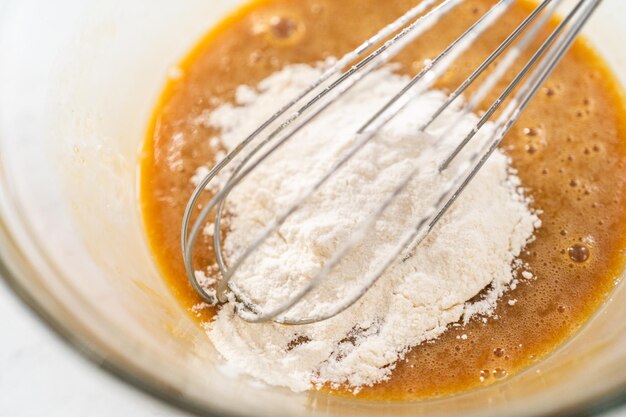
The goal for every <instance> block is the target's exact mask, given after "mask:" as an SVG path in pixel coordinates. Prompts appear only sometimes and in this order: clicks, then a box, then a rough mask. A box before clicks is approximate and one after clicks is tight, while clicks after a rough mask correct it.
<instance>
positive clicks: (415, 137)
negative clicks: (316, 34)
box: [198, 65, 540, 391]
mask: <svg viewBox="0 0 626 417" xmlns="http://www.w3.org/2000/svg"><path fill="white" fill-rule="evenodd" d="M320 73H321V70H320V69H319V68H316V67H311V66H307V65H293V66H290V67H287V68H285V69H283V70H281V71H279V72H277V73H275V74H273V75H272V76H270V77H269V78H267V79H266V80H264V81H263V82H261V83H260V84H259V85H258V86H257V87H255V88H252V87H248V86H242V87H240V88H239V90H238V92H237V97H236V105H230V104H224V105H222V106H220V107H219V108H218V109H216V110H215V111H213V112H211V113H210V114H204V115H202V116H201V117H199V118H198V123H205V124H209V125H211V126H214V127H217V128H219V129H220V131H221V132H222V133H221V136H220V137H219V138H218V139H219V141H220V142H221V143H222V144H223V145H224V146H226V148H230V149H232V148H233V147H234V146H235V145H237V144H238V143H239V142H240V141H241V140H242V139H243V138H245V137H246V136H247V135H248V134H249V133H250V132H251V131H253V130H254V129H255V128H256V127H257V126H258V125H259V123H261V122H262V121H263V120H265V119H266V118H267V117H268V116H269V115H270V114H272V112H273V111H275V109H276V106H277V104H279V103H283V102H286V101H287V100H289V99H291V98H292V97H293V96H295V95H296V94H297V93H298V92H299V91H300V90H302V89H303V88H305V87H306V86H308V84H309V83H310V82H311V80H313V79H315V78H316V77H317V76H319V75H320ZM406 81H407V79H406V78H405V77H402V76H399V75H396V74H394V73H393V72H392V70H391V69H389V68H385V69H381V70H377V71H376V72H374V73H372V74H371V75H370V76H369V77H368V78H367V79H366V80H364V81H363V82H362V83H361V84H359V85H358V86H357V87H355V89H354V90H353V91H351V92H350V94H348V95H346V96H345V97H343V98H342V99H341V101H340V102H338V103H336V104H334V105H333V107H332V109H330V111H328V112H326V113H325V114H324V115H323V116H321V117H319V118H318V119H316V120H315V121H314V122H313V123H311V124H310V125H309V126H308V127H307V128H305V129H304V130H303V131H302V132H300V134H299V135H298V136H297V138H296V139H294V142H292V143H288V144H287V145H286V146H285V147H283V148H281V149H280V151H278V152H277V153H275V154H274V155H272V157H271V158H270V159H269V160H268V161H267V163H264V164H262V165H261V166H260V167H259V169H258V170H257V171H256V172H255V173H254V174H253V175H252V177H251V178H250V179H249V180H246V181H244V182H243V183H242V184H241V186H240V187H238V188H237V190H236V191H235V192H233V194H232V196H231V197H230V199H229V209H230V212H231V213H232V218H231V221H230V232H229V234H228V236H227V238H226V241H225V252H226V255H227V257H228V259H230V260H233V259H235V258H236V257H237V255H238V254H240V253H241V251H242V250H243V248H245V247H246V246H247V245H248V244H249V243H250V242H251V241H252V240H253V239H254V238H255V237H256V236H257V234H258V233H259V232H260V231H261V230H263V228H264V226H265V225H267V224H268V223H269V222H270V221H271V220H273V219H274V217H275V216H276V215H277V214H278V213H280V212H282V211H283V210H284V209H285V208H286V207H288V206H289V205H290V203H291V202H293V201H295V200H296V199H297V198H298V197H299V196H300V194H301V193H302V191H303V190H304V189H305V188H306V187H307V186H309V185H310V184H312V183H313V182H314V181H315V180H316V179H318V178H319V177H320V176H322V175H323V174H325V173H326V172H327V171H328V169H329V168H330V167H331V165H332V164H333V163H334V162H335V161H337V160H338V159H339V158H340V157H341V156H342V155H343V154H344V153H345V152H346V151H347V150H348V149H350V146H351V145H352V144H354V142H355V140H356V138H355V135H354V132H355V131H356V130H357V129H358V128H359V127H360V125H361V124H362V123H363V122H364V121H365V120H366V119H367V117H368V115H372V114H374V113H375V111H376V110H377V109H378V108H379V107H380V106H381V105H382V104H383V103H384V102H385V101H386V100H387V99H388V98H389V97H390V96H391V95H393V94H394V93H395V92H397V91H398V90H399V89H400V88H402V86H403V85H404V84H405V83H406ZM445 97H446V96H445V95H444V94H443V93H442V92H438V91H432V92H429V93H427V94H425V95H423V96H422V97H421V98H419V99H417V100H415V101H414V102H413V103H411V104H410V105H409V106H408V107H407V109H406V110H405V111H403V112H402V113H401V114H400V115H399V116H398V117H397V118H396V119H395V120H394V121H393V122H392V123H391V124H390V125H388V126H387V127H386V128H385V129H384V130H383V131H382V132H381V133H379V134H378V135H377V136H376V137H375V139H374V140H373V141H372V142H370V143H369V144H368V145H367V146H366V147H365V148H364V149H363V150H362V151H361V152H359V153H358V154H357V155H356V156H355V157H354V158H353V159H352V160H351V161H350V162H349V163H348V164H347V165H346V166H345V167H343V168H342V169H340V170H339V171H338V172H337V173H336V174H335V175H334V176H333V178H332V179H331V180H330V181H329V182H328V183H327V184H326V185H324V186H323V187H322V188H321V190H319V192H318V193H317V194H316V195H315V196H314V197H313V198H312V199H311V200H309V202H308V204H306V205H304V207H303V208H302V209H301V210H299V211H297V212H296V213H294V215H293V216H292V217H291V218H290V219H289V220H288V221H287V222H286V223H285V224H284V225H283V226H282V227H281V228H280V232H279V233H278V234H276V235H274V236H272V237H270V238H269V239H268V240H267V242H266V243H265V244H264V245H262V246H261V247H260V248H259V250H258V251H257V252H256V253H255V254H254V255H253V256H252V257H251V258H250V260H249V261H248V262H246V263H244V265H243V266H242V268H241V270H240V272H239V273H238V274H237V279H236V285H237V286H238V288H239V289H241V290H242V291H243V292H244V293H246V294H248V295H249V297H250V298H251V299H252V300H253V301H254V302H258V303H260V304H262V305H264V306H269V307H271V306H274V305H277V304H279V303H280V302H282V301H284V300H285V299H286V298H287V297H288V296H289V294H291V293H293V292H294V291H295V290H297V289H299V288H301V287H302V285H303V284H304V283H306V282H308V281H309V280H310V279H311V278H312V277H313V276H315V274H316V273H317V272H319V271H320V269H321V268H322V266H323V265H324V264H325V263H326V262H327V261H328V259H330V257H331V256H332V255H333V254H334V253H335V252H336V251H337V250H338V248H339V247H340V245H341V244H342V242H344V241H345V240H346V239H347V238H348V237H350V236H351V234H352V233H353V232H354V230H355V229H356V227H357V225H359V224H360V223H361V222H362V221H363V220H364V219H366V218H367V217H368V215H369V214H370V213H372V211H373V210H374V209H375V208H376V207H377V206H378V205H379V204H380V202H381V201H382V199H384V198H385V197H386V196H388V195H390V193H391V192H392V190H393V189H394V188H395V187H396V186H397V185H398V184H399V183H400V181H401V180H402V178H403V177H404V176H406V175H407V173H409V172H410V171H411V170H412V169H413V168H414V167H416V166H419V167H420V168H421V173H420V174H419V176H418V178H416V179H415V180H413V181H412V182H411V183H410V184H409V187H408V189H407V190H406V191H405V192H403V193H402V194H401V195H400V196H399V198H398V199H397V200H396V202H395V203H394V204H392V205H391V206H390V207H389V209H388V210H387V211H386V212H385V215H384V216H383V217H382V218H381V219H380V220H379V221H378V222H377V223H376V225H375V226H374V227H372V228H371V230H370V232H368V235H367V236H366V238H365V239H364V240H363V241H362V243H360V244H359V245H358V246H357V247H356V249H355V250H354V251H353V252H351V253H349V254H348V255H347V256H346V258H344V260H343V261H342V262H341V263H340V264H339V266H338V267H337V268H336V269H335V270H334V271H333V273H332V274H331V276H330V277H329V279H327V280H326V281H325V283H324V285H322V287H321V288H320V289H319V290H318V291H315V292H314V293H312V294H310V295H309V296H307V297H306V298H305V300H304V301H303V302H302V303H300V304H299V305H297V306H296V307H295V308H294V309H292V310H291V311H289V315H290V316H291V315H295V316H297V315H309V314H312V313H315V312H320V311H324V310H325V309H327V308H328V307H329V305H332V304H334V303H335V302H337V301H338V300H341V299H343V298H344V297H345V296H347V295H348V294H351V291H353V290H354V288H355V285H358V284H359V283H360V282H362V280H363V279H364V278H365V277H367V276H368V274H371V272H372V271H374V270H375V269H376V268H377V267H379V266H380V265H381V262H382V260H384V259H386V257H387V256H386V255H387V254H388V253H389V251H390V250H391V249H392V248H393V247H394V246H395V245H397V244H398V241H399V238H400V237H401V236H403V235H404V234H405V233H407V230H409V228H410V227H413V225H414V223H415V222H416V221H417V220H418V219H419V218H420V217H421V216H423V214H424V211H425V210H426V209H428V208H429V207H430V206H431V205H432V200H433V198H435V197H437V196H438V194H439V193H440V192H441V190H442V189H443V187H444V185H445V184H446V183H447V181H449V179H450V178H449V177H450V176H451V173H448V172H450V171H452V172H453V171H454V168H455V167H454V166H453V167H452V168H451V169H449V170H447V171H445V172H444V174H439V173H438V172H437V166H438V163H439V162H441V161H442V160H443V159H444V158H445V156H446V155H448V154H449V152H450V151H451V150H452V149H453V148H454V146H455V145H456V144H457V143H458V142H459V141H460V140H461V139H462V138H463V137H464V135H465V134H466V133H467V132H468V131H469V130H470V129H471V127H472V126H473V125H474V124H475V123H476V121H477V117H476V116H475V115H466V116H464V117H463V119H462V122H461V123H460V125H459V126H458V128H457V129H455V130H454V131H453V132H451V133H450V134H449V135H448V136H447V137H446V138H445V139H444V141H443V143H442V146H441V147H440V149H439V150H437V152H436V154H435V155H434V157H429V158H427V159H425V158H424V157H423V155H422V154H423V151H424V149H425V147H426V146H428V145H429V144H432V143H433V141H434V140H435V138H436V137H437V135H438V134H439V133H442V132H444V131H445V130H446V128H447V127H448V126H449V125H450V124H451V123H452V121H454V120H456V118H457V117H458V115H459V108H458V103H457V105H456V106H452V107H453V108H451V109H450V110H448V111H446V112H445V113H444V114H443V115H442V117H440V118H439V120H438V121H437V122H436V123H435V124H433V125H432V126H431V127H430V128H429V129H428V130H427V132H426V133H416V132H418V128H419V126H420V125H422V124H423V123H424V122H425V121H426V120H427V119H428V116H429V114H430V113H432V112H433V111H434V110H435V109H436V108H437V107H439V106H440V105H441V104H442V103H443V101H444V100H445ZM491 129H492V126H486V128H485V129H484V131H483V133H480V134H479V135H478V136H477V137H476V142H480V141H481V140H484V139H485V137H486V135H487V134H488V133H489V132H490V131H491ZM539 226H540V221H539V219H538V217H537V215H536V214H535V213H533V212H532V211H531V210H530V209H529V207H528V199H527V198H525V197H524V195H523V193H522V191H521V188H520V183H519V179H518V178H517V177H516V176H515V175H514V172H513V171H512V170H511V168H510V166H509V160H508V159H507V157H506V156H505V155H504V154H503V153H501V152H500V151H496V152H495V153H494V154H493V155H492V157H491V158H490V159H489V161H488V162H487V163H486V164H485V166H484V168H483V169H482V171H481V172H480V173H479V174H478V175H477V177H476V178H475V179H474V181H473V182H472V183H471V184H470V186H469V187H468V188H467V189H466V190H465V192H464V193H463V194H462V195H461V197H460V198H459V199H458V201H457V202H456V203H455V204H454V206H453V207H452V208H451V210H450V211H449V212H448V213H447V214H446V216H444V218H443V219H442V220H441V221H440V222H439V223H438V225H437V226H436V227H435V228H434V229H433V231H432V232H431V233H430V234H429V235H428V237H427V238H426V239H425V240H424V241H423V242H422V243H421V245H420V246H419V247H418V248H417V249H415V250H414V251H413V256H410V257H409V258H408V259H406V260H405V261H402V258H399V259H398V260H397V261H396V262H395V263H394V264H393V265H392V266H391V267H390V268H388V269H387V270H386V272H385V273H384V275H383V276H382V277H381V279H380V280H379V281H378V282H377V283H376V284H375V285H374V286H373V287H372V288H371V289H370V291H369V292H367V293H366V295H365V296H364V297H363V298H362V299H361V300H360V301H359V302H357V303H356V304H355V305H353V306H351V307H350V308H349V309H348V310H346V311H345V312H343V313H342V314H340V315H338V316H336V317H334V318H332V319H330V320H327V321H324V322H320V323H316V324H311V325H305V326H283V325H277V324H274V323H263V324H248V323H246V322H244V321H243V320H241V319H239V318H238V317H237V315H236V314H235V311H234V306H233V305H232V304H227V305H225V306H223V307H222V308H221V309H220V311H219V313H218V315H217V317H216V319H215V320H214V321H213V322H212V323H209V324H207V332H208V335H209V337H210V339H211V340H212V341H213V343H214V345H215V347H216V348H217V350H218V351H219V353H220V354H221V355H222V356H223V358H224V359H225V361H226V362H227V364H228V365H229V366H230V367H231V368H232V369H235V370H236V371H237V372H239V373H241V374H247V375H249V376H252V377H254V378H256V379H258V380H261V381H264V382H266V383H267V384H271V385H277V386H285V387H288V388H291V389H292V390H294V391H302V390H307V389H311V388H316V387H320V386H322V385H330V386H339V385H344V386H348V387H350V388H351V389H353V390H354V391H358V390H359V388H360V387H362V386H367V385H372V384H375V383H376V382H379V381H381V380H385V379H387V378H389V376H390V374H391V372H392V370H393V368H394V363H396V362H397V361H398V360H401V359H402V358H403V357H404V355H405V354H406V352H407V351H408V350H409V349H410V348H412V347H414V346H416V345H419V344H420V343H422V342H424V341H427V340H431V339H434V338H437V337H438V336H439V335H441V334H442V333H443V332H444V331H445V330H446V328H447V326H448V325H450V324H452V323H455V322H458V321H463V320H465V321H467V320H469V319H470V318H471V317H472V316H473V315H475V314H482V315H487V314H489V313H490V312H492V311H493V308H494V307H495V305H496V302H497V299H498V297H500V296H501V295H502V294H503V293H504V291H506V289H507V288H508V287H509V286H510V285H511V283H512V282H513V281H514V277H515V275H516V271H515V270H516V269H517V268H519V267H520V265H519V261H516V258H517V256H518V255H519V254H520V252H521V251H522V249H523V248H524V246H525V245H526V243H527V242H528V241H529V240H530V239H531V238H532V236H533V233H534V230H535V228H537V227H539ZM200 274H201V275H202V274H203V273H200ZM484 289H487V290H486V291H485V292H484V295H483V297H482V298H480V300H479V301H474V302H471V303H470V302H469V300H470V299H472V298H474V297H475V296H476V295H477V294H479V293H480V292H481V291H483V290H484Z"/></svg>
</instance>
